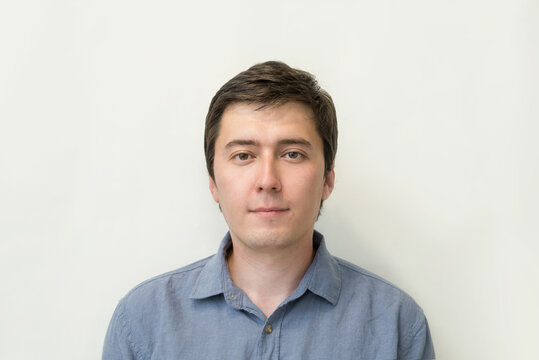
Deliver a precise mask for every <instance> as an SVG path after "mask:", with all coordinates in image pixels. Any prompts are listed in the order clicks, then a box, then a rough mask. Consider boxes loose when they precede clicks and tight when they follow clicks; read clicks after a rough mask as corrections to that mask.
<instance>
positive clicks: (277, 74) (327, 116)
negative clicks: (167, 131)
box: [204, 61, 337, 180]
mask: <svg viewBox="0 0 539 360" xmlns="http://www.w3.org/2000/svg"><path fill="white" fill-rule="evenodd" d="M290 101H297V102H300V103H303V104H305V105H307V106H308V107H309V108H310V109H311V110H312V112H313V114H314V118H313V121H314V123H315V127H316V130H317V132H318V135H319V136H320V138H321V139H322V142H323V144H324V168H325V173H327V172H329V171H331V169H332V168H333V165H334V162H335V154H336V153H337V114H336V112H335V105H334V104H333V100H332V99H331V96H330V95H329V94H328V93H327V92H326V91H325V90H324V89H322V88H321V87H320V86H319V85H318V82H317V81H316V79H315V77H314V76H313V75H312V74H310V73H308V72H306V71H303V70H299V69H294V68H291V67H290V66H288V65H286V64H285V63H283V62H280V61H267V62H264V63H260V64H256V65H254V66H252V67H250V68H249V69H247V70H245V71H243V72H241V73H239V74H238V75H236V76H234V77H233V78H232V79H230V80H229V81H228V82H227V83H226V84H224V85H223V86H222V87H221V88H220V89H219V91H217V93H216V94H215V96H214V97H213V99H212V101H211V103H210V108H209V110H208V114H207V115H206V125H205V130H204V154H205V156H206V166H207V168H208V173H209V175H210V176H211V177H212V179H214V180H215V176H214V171H213V161H214V158H215V141H216V139H217V136H218V135H219V128H220V124H221V118H222V116H223V113H224V112H225V110H226V108H227V107H228V106H229V105H231V104H235V103H259V104H261V105H262V106H261V107H260V108H264V107H268V106H279V105H283V104H284V103H287V102H290Z"/></svg>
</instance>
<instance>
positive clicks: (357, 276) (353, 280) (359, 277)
mask: <svg viewBox="0 0 539 360" xmlns="http://www.w3.org/2000/svg"><path fill="white" fill-rule="evenodd" d="M335 260H336V261H337V263H338V264H339V267H340V268H341V274H342V290H341V296H343V297H345V298H349V299H347V301H352V302H353V300H352V299H351V298H354V299H355V300H359V301H360V302H361V303H362V304H365V303H369V304H371V305H372V306H373V307H372V310H373V311H375V312H379V313H382V312H387V311H391V309H393V310H396V311H399V312H401V311H402V310H406V312H407V313H408V314H409V316H411V317H412V318H415V317H417V316H422V315H423V310H422V309H421V307H420V306H419V305H418V304H417V303H416V302H415V300H414V299H413V298H412V297H411V296H410V295H409V294H408V293H407V292H405V291H404V290H402V289H401V288H400V287H398V286H396V285H394V284H393V283H392V282H390V281H388V280H386V279H384V278H383V277H381V276H379V275H376V274H374V273H372V272H370V271H368V270H366V269H364V268H362V267H360V266H358V265H355V264H353V263H351V262H349V261H346V260H344V259H341V258H338V257H335ZM399 309H400V310H399ZM373 315H375V314H373ZM410 320H412V319H410Z"/></svg>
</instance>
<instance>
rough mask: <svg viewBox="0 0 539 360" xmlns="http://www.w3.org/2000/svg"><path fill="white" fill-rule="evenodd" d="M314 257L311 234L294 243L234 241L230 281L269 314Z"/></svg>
mask: <svg viewBox="0 0 539 360" xmlns="http://www.w3.org/2000/svg"><path fill="white" fill-rule="evenodd" d="M313 257H314V249H313V245H312V236H311V238H310V239H309V241H304V242H302V243H300V244H298V245H297V246H294V247H293V248H292V247H287V248H282V249H265V250H264V251H260V250H258V249H249V248H246V247H244V246H242V245H241V244H240V243H239V242H238V244H236V243H234V248H233V251H232V253H231V254H230V256H229V258H228V268H229V270H230V276H231V277H232V280H233V281H234V283H235V284H236V285H237V286H238V287H239V288H240V289H242V290H243V291H244V292H245V293H246V294H247V296H248V297H249V299H251V301H252V302H253V303H254V304H255V305H256V306H257V307H258V308H259V309H260V310H261V311H262V312H263V313H264V314H265V315H266V317H269V316H270V315H271V314H272V313H273V312H274V311H275V309H276V308H277V307H278V306H279V305H280V304H281V303H282V302H283V301H284V300H285V299H286V298H287V297H289V296H290V295H291V294H292V293H293V292H294V290H296V288H297V287H298V285H299V283H300V281H301V279H302V278H303V275H305V272H306V271H307V269H308V268H309V266H310V265H311V262H312V260H313Z"/></svg>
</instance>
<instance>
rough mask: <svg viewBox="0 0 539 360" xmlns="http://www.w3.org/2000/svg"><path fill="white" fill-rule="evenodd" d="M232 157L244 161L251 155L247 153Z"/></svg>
mask: <svg viewBox="0 0 539 360" xmlns="http://www.w3.org/2000/svg"><path fill="white" fill-rule="evenodd" d="M234 157H235V158H236V159H238V160H240V161H246V160H249V159H250V158H251V155H249V154H247V153H239V154H236V155H234Z"/></svg>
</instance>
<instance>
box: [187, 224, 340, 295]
mask: <svg viewBox="0 0 539 360" xmlns="http://www.w3.org/2000/svg"><path fill="white" fill-rule="evenodd" d="M230 246H232V240H231V238H230V233H227V234H226V235H225V237H224V238H223V240H222V241H221V244H220V246H219V250H218V252H217V254H215V255H214V256H212V257H210V258H209V260H208V261H207V262H206V264H205V265H204V267H203V268H202V270H201V272H200V274H199V276H198V279H197V281H196V283H195V285H194V287H193V291H192V292H191V296H190V297H191V298H192V299H204V298H208V297H211V296H215V295H219V294H224V295H225V297H226V298H228V297H229V295H230V293H231V292H236V291H237V289H238V288H237V287H236V285H235V284H234V283H233V282H232V279H231V277H230V272H229V270H228V265H227V262H226V254H227V251H228V250H229V249H230ZM313 247H314V248H315V249H317V250H316V255H315V256H314V259H313V262H312V263H311V265H310V266H309V268H308V269H307V272H306V273H305V275H304V276H303V279H302V280H301V282H300V284H299V285H298V288H297V289H296V291H294V293H293V294H292V295H291V296H290V298H289V300H293V299H294V298H298V297H300V296H301V295H303V293H305V291H306V290H309V291H311V292H312V293H314V294H316V295H318V296H320V297H322V298H324V299H326V300H327V301H328V302H330V303H331V304H333V305H335V304H336V303H337V301H338V299H339V294H340V292H341V271H340V267H339V264H338V262H337V260H336V259H335V258H334V257H333V256H332V255H331V254H330V253H329V251H328V250H327V248H326V244H325V240H324V236H323V235H322V234H320V233H319V232H318V231H316V230H315V231H314V234H313Z"/></svg>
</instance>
